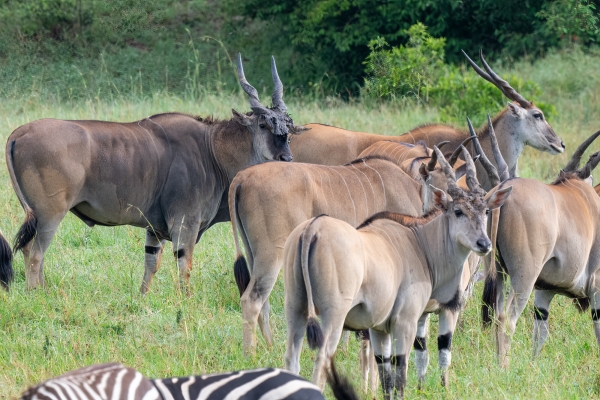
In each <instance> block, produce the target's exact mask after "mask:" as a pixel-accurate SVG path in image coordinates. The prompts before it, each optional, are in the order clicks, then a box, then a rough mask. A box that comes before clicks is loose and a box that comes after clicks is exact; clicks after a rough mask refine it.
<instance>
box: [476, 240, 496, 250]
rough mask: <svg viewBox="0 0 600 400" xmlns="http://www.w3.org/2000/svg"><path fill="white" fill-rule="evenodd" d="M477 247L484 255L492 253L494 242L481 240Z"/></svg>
mask: <svg viewBox="0 0 600 400" xmlns="http://www.w3.org/2000/svg"><path fill="white" fill-rule="evenodd" d="M477 247H478V248H479V250H480V251H481V252H482V253H487V252H488V251H490V250H491V249H492V242H490V239H487V238H486V239H479V240H478V241H477Z"/></svg>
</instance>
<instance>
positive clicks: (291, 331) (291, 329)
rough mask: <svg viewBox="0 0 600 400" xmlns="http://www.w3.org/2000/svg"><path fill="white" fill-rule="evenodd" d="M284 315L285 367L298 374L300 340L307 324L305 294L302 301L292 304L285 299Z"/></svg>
mask: <svg viewBox="0 0 600 400" xmlns="http://www.w3.org/2000/svg"><path fill="white" fill-rule="evenodd" d="M285 315H286V321H287V345H286V350H285V356H284V363H285V369H287V370H288V371H290V372H292V373H294V374H296V375H299V374H300V354H301V353H302V342H303V341H304V333H305V332H306V326H307V325H308V318H307V315H306V296H304V299H303V303H302V304H300V305H298V306H294V305H291V304H289V302H288V301H287V299H286V305H285Z"/></svg>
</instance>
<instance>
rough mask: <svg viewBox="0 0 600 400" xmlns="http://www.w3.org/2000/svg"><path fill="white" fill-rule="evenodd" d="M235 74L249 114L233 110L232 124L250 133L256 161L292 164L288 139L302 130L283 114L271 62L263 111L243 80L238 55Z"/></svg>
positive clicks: (279, 82) (273, 66) (279, 81)
mask: <svg viewBox="0 0 600 400" xmlns="http://www.w3.org/2000/svg"><path fill="white" fill-rule="evenodd" d="M237 70H238V78H239V80H240V85H241V86H242V89H244V92H246V94H247V95H248V99H249V100H250V109H251V110H252V111H251V112H250V113H247V114H243V113H239V112H237V111H236V110H233V109H232V110H231V111H232V112H233V115H234V118H235V120H236V121H237V122H238V123H240V124H242V125H244V126H245V127H247V128H248V130H249V131H250V132H251V133H252V136H253V143H254V150H255V153H256V156H257V159H258V160H257V161H259V162H260V161H267V160H277V161H292V158H293V156H292V152H291V150H290V146H289V139H290V135H293V134H298V133H301V132H302V131H304V130H305V129H306V128H304V127H297V126H295V125H294V121H293V120H292V118H291V117H290V116H289V114H288V113H287V107H286V105H285V103H284V102H283V84H282V83H281V80H280V79H279V74H278V73H277V66H276V65H275V58H274V57H271V74H272V76H273V84H274V86H275V88H274V90H273V96H272V101H273V105H272V107H265V106H263V105H262V104H261V102H260V100H259V98H258V92H257V91H256V89H255V88H254V87H253V86H252V85H250V84H249V83H248V81H247V80H246V77H245V76H244V68H243V66H242V55H241V54H238V59H237Z"/></svg>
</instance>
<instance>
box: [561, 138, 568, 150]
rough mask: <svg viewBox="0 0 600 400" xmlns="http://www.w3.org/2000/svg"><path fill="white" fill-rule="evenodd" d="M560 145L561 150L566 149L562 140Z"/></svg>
mask: <svg viewBox="0 0 600 400" xmlns="http://www.w3.org/2000/svg"><path fill="white" fill-rule="evenodd" d="M560 145H561V146H562V148H563V149H566V148H567V146H565V142H563V141H562V140H561V141H560Z"/></svg>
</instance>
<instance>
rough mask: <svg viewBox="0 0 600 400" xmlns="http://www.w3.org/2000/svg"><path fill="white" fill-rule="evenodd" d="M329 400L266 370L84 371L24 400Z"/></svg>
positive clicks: (116, 367) (109, 367) (298, 380)
mask: <svg viewBox="0 0 600 400" xmlns="http://www.w3.org/2000/svg"><path fill="white" fill-rule="evenodd" d="M281 399H288V400H324V399H325V398H324V397H323V394H322V393H321V391H320V390H319V388H318V387H317V386H315V385H314V384H312V383H310V382H308V381H307V380H306V379H304V378H302V377H299V376H297V375H294V374H292V373H290V372H288V371H284V370H281V369H274V368H263V369H255V370H248V371H237V372H227V373H221V374H211V375H200V376H188V377H183V378H168V379H154V380H152V381H151V380H148V379H146V378H144V376H142V374H141V373H139V372H138V371H136V370H134V369H131V368H127V367H124V366H123V365H121V364H116V363H112V364H101V365H93V366H91V367H85V368H81V369H78V370H75V371H72V372H68V373H66V374H64V375H61V376H59V377H56V378H53V379H50V380H48V381H46V382H44V383H41V384H39V385H37V386H35V387H32V388H30V389H28V390H27V391H25V393H23V394H22V395H21V400H281Z"/></svg>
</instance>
